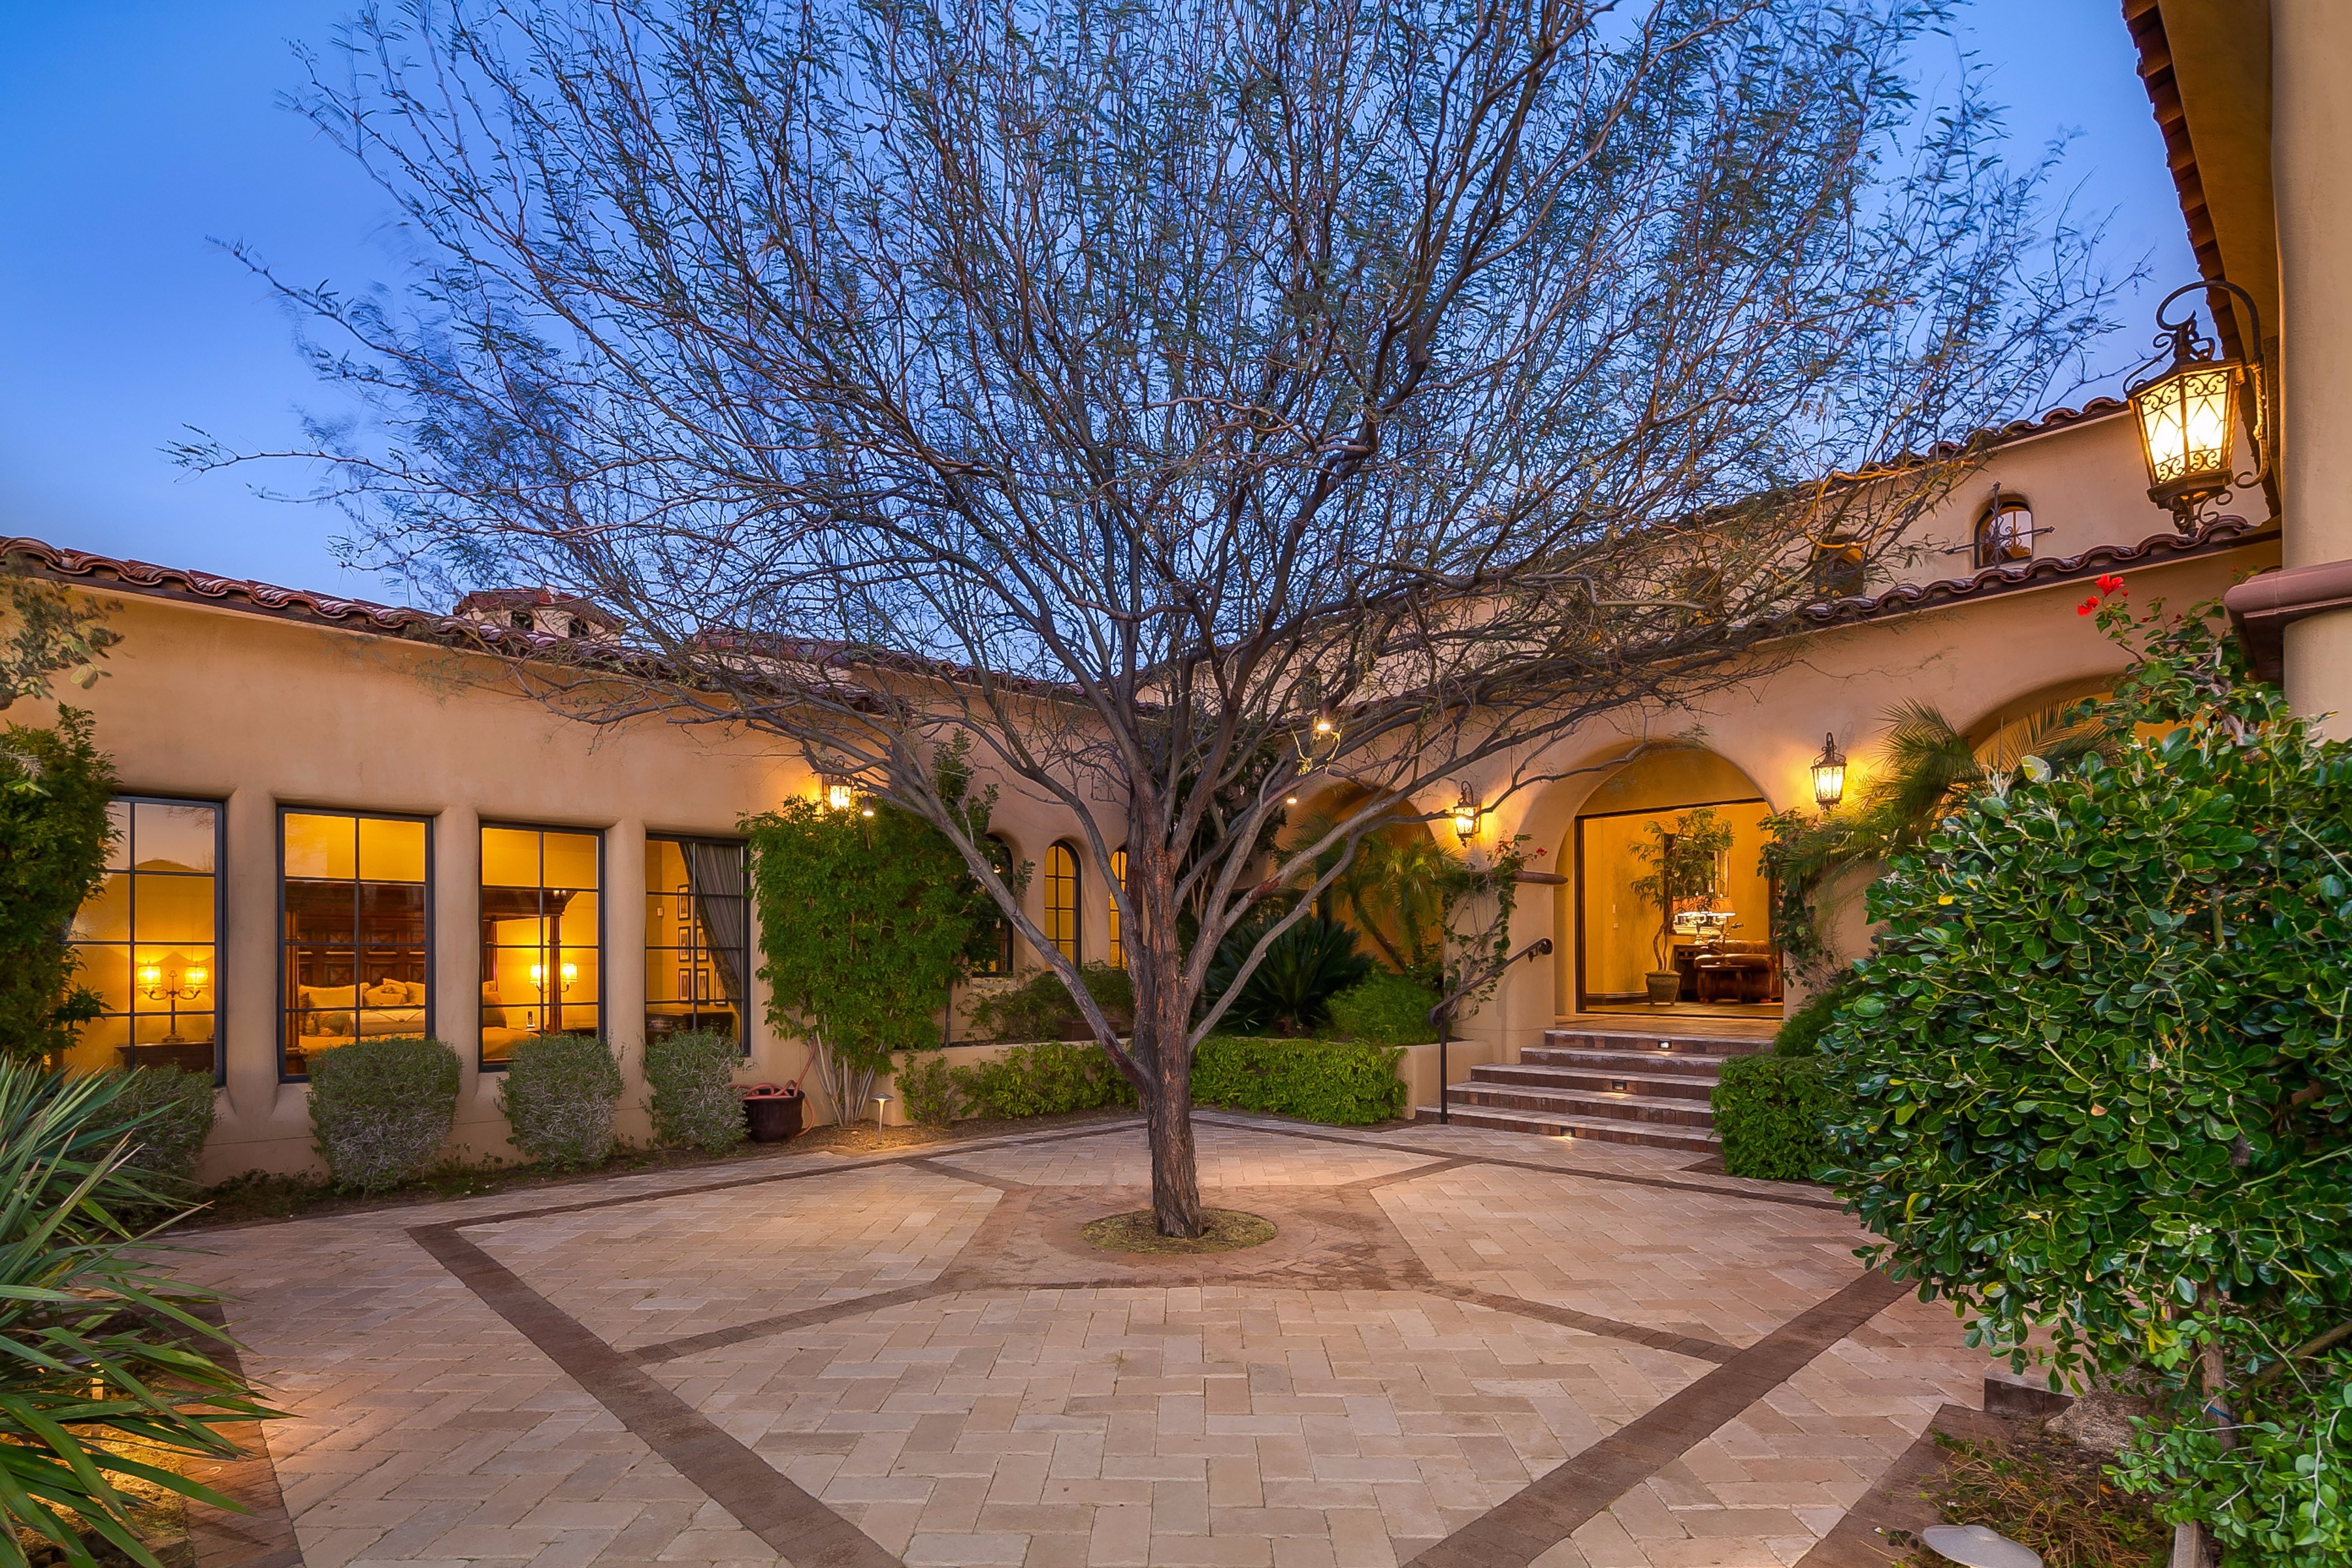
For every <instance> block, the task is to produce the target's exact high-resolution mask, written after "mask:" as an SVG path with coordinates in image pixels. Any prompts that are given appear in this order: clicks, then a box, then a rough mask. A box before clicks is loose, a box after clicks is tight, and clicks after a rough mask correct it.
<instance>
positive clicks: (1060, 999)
mask: <svg viewBox="0 0 2352 1568" xmlns="http://www.w3.org/2000/svg"><path fill="white" fill-rule="evenodd" d="M1078 979H1079V980H1080V981H1081V982H1083V983H1084V984H1085V985H1086V988H1087V995H1088V996H1091V997H1092V998H1094V1003H1095V1005H1096V1006H1097V1007H1099V1008H1101V1009H1102V1011H1103V1016H1105V1017H1107V1018H1108V1019H1109V1020H1110V1021H1111V1023H1112V1025H1113V1026H1116V1027H1117V1028H1118V1029H1119V1030H1121V1031H1122V1032H1124V1031H1125V1030H1126V1029H1128V1028H1129V1027H1130V1026H1132V1025H1133V1024H1134V1022H1135V982H1134V981H1133V980H1132V979H1130V978H1129V975H1128V973H1127V971H1126V970H1124V969H1121V968H1118V967H1117V966H1116V965H1113V964H1108V963H1082V964H1080V965H1078ZM971 1031H972V1034H973V1036H974V1037H975V1038H982V1039H991V1040H1024V1041H1025V1040H1091V1039H1093V1038H1094V1031H1093V1030H1092V1029H1091V1028H1089V1027H1088V1026H1087V1021H1086V1017H1085V1015H1083V1014H1081V1013H1080V1012H1079V1011H1078V1005H1077V1003H1076V1002H1075V1001H1074V1000H1072V999H1071V996H1070V988H1069V987H1068V986H1067V985H1065V984H1063V983H1062V977H1061V976H1060V975H1058V974H1056V973H1054V972H1053V971H1052V970H1050V969H1041V970H1039V971H1037V972H1036V973H1034V974H1032V975H1031V976H1029V978H1028V979H1026V980H1024V981H1023V982H1022V983H1021V984H1018V985H1016V986H1014V987H1013V988H1012V989H1011V990H1009V991H1001V992H999V993H997V994H995V995H993V996H988V997H983V998H982V1000H981V1001H979V1002H977V1003H974V1004H973V1005H972V1009H971Z"/></svg>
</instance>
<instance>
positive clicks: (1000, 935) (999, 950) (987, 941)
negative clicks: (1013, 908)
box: [964, 833, 1021, 974]
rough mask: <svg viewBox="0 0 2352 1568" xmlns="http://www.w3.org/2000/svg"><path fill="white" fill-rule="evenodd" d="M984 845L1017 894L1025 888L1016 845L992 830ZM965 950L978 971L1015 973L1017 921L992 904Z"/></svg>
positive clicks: (990, 858)
mask: <svg viewBox="0 0 2352 1568" xmlns="http://www.w3.org/2000/svg"><path fill="white" fill-rule="evenodd" d="M982 848H983V849H984V850H985V851H986V852H987V855H988V861H989V864H990V865H992V866H993V867H995V868H996V874H997V875H998V876H1000V877H1002V878H1003V879H1005V881H1006V883H1007V884H1008V885H1011V886H1012V887H1013V891H1014V892H1015V893H1016V894H1017V893H1018V892H1019V891H1020V890H1021V889H1020V888H1019V886H1018V879H1017V877H1016V874H1015V873H1014V871H1013V846H1012V845H1010V844H1007V843H1006V842H1004V840H1003V839H1002V838H999V837H997V836H996V835H995V834H993V833H992V834H990V835H989V836H988V837H987V838H985V839H984V840H982ZM964 952H965V954H966V956H968V957H969V958H970V959H971V972H972V973H974V974H1010V973H1013V922H1012V921H1009V920H1006V919H1005V918H1004V916H1003V913H1002V912H1000V911H999V910H997V909H996V908H995V907H994V905H993V904H992V905H991V906H990V908H989V911H988V919H987V921H985V922H984V923H983V924H982V927H981V929H980V931H978V932H976V933H975V934H974V936H973V938H972V943H971V946H970V947H968V948H966V949H965V950H964Z"/></svg>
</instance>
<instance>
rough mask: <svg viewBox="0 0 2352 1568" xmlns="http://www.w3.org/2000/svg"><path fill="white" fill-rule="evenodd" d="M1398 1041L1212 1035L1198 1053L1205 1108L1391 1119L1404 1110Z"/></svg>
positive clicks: (1346, 1121) (1333, 1120) (1358, 1120)
mask: <svg viewBox="0 0 2352 1568" xmlns="http://www.w3.org/2000/svg"><path fill="white" fill-rule="evenodd" d="M1403 1055H1404V1053H1403V1052H1402V1050H1400V1049H1398V1048H1397V1047H1393V1046H1372V1045H1363V1044H1360V1043H1358V1042H1355V1041H1352V1040H1254V1039H1244V1038H1238V1037H1234V1036H1230V1035H1213V1036H1211V1037H1209V1038H1207V1039H1205V1040H1202V1042H1201V1048H1200V1049H1199V1050H1198V1051H1196V1052H1195V1053H1193V1057H1192V1098H1193V1100H1195V1101H1196V1102H1198V1103H1200V1104H1202V1105H1229V1106H1232V1107H1233V1108H1234V1109H1235V1110H1266V1111H1272V1112H1274V1113H1275V1114H1276V1115H1279V1116H1296V1117H1299V1118H1301V1119H1302V1120H1304V1121H1323V1122H1328V1123H1330V1124H1332V1125H1334V1126H1339V1127H1363V1126H1369V1125H1370V1124H1371V1123H1372V1122H1375V1121H1388V1120H1389V1119H1390V1118H1391V1117H1393V1116H1395V1115H1396V1114H1397V1113H1398V1112H1399V1111H1401V1110H1403V1109H1404V1100H1405V1085H1404V1080H1403V1079H1401V1078H1399V1077H1397V1060H1398V1058H1401V1057H1402V1056H1403Z"/></svg>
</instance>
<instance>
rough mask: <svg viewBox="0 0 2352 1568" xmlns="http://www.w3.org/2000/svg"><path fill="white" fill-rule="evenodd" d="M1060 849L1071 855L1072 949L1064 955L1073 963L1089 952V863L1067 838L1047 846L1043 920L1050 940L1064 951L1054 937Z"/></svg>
mask: <svg viewBox="0 0 2352 1568" xmlns="http://www.w3.org/2000/svg"><path fill="white" fill-rule="evenodd" d="M1057 853H1058V854H1063V855H1067V856H1068V857H1069V858H1070V951H1069V952H1065V953H1063V954H1062V956H1063V957H1065V958H1066V959H1068V960H1069V961H1070V962H1071V963H1085V962H1086V952H1087V869H1086V868H1087V863H1086V861H1085V860H1083V859H1081V858H1079V856H1078V847H1077V846H1076V845H1075V844H1073V843H1071V842H1070V841H1069V840H1068V839H1066V838H1056V839H1055V840H1054V842H1053V843H1051V844H1049V845H1047V846H1046V847H1045V877H1044V878H1043V879H1041V887H1040V891H1041V892H1042V893H1043V895H1044V897H1043V898H1042V899H1041V900H1039V908H1040V912H1042V913H1043V914H1044V915H1045V920H1044V921H1041V922H1040V924H1041V926H1042V927H1043V928H1044V934H1045V942H1046V944H1047V945H1048V946H1050V947H1052V948H1053V949H1054V950H1055V952H1061V944H1060V943H1059V942H1055V941H1054V931H1053V927H1054V857H1055V854H1057ZM1038 956H1039V957H1040V958H1043V957H1044V956H1045V955H1044V954H1043V953H1040V954H1038Z"/></svg>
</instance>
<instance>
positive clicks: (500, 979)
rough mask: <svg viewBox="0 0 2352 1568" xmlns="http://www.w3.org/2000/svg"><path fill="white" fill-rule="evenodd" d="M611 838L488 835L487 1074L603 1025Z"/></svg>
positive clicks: (533, 830)
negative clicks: (536, 1047) (522, 1047)
mask: <svg viewBox="0 0 2352 1568" xmlns="http://www.w3.org/2000/svg"><path fill="white" fill-rule="evenodd" d="M603 868H604V836H603V835H602V834H597V833H577V832H566V831H562V830H560V829H555V828H541V827H485V828H483V829H482V899H481V920H482V1065H483V1066H485V1067H493V1066H496V1065H497V1064H499V1063H500V1062H503V1061H505V1060H506V1059H507V1058H509V1057H511V1056H512V1055H513V1054H514V1047H515V1045H516V1042H518V1041H520V1040H522V1039H524V1038H526V1037H530V1036H531V1035H562V1034H586V1035H593V1034H594V1033H596V1032H597V1030H598V1029H599V1028H600V1027H602V1026H603V1024H604V1008H603V1003H604V964H603V963H602V962H601V955H602V953H603V941H604V918H603V917H604V910H603V906H602V904H601V903H600V902H599V901H598V899H597V893H598V890H599V889H600V888H601V887H602V886H603V881H604V879H603V877H602V875H601V873H602V871H603Z"/></svg>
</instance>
